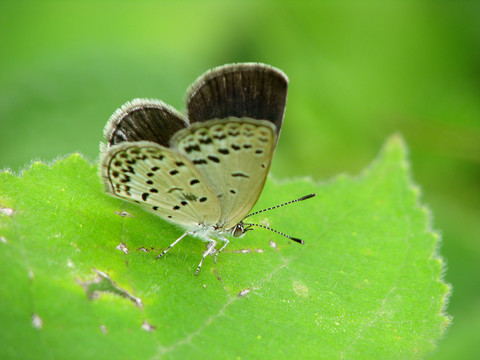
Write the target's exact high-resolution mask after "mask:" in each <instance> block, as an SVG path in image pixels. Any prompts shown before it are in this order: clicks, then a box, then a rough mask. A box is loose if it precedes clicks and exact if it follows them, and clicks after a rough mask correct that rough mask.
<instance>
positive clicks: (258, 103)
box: [186, 63, 288, 139]
mask: <svg viewBox="0 0 480 360" xmlns="http://www.w3.org/2000/svg"><path fill="white" fill-rule="evenodd" d="M287 87H288V78H287V76H286V75H285V74H284V73H283V72H282V71H281V70H279V69H276V68H274V67H272V66H269V65H265V64H258V63H242V64H230V65H224V66H220V67H218V68H215V69H212V70H210V71H207V72H206V73H205V74H203V75H202V76H200V77H199V78H198V79H197V80H196V81H195V82H194V83H193V84H192V85H191V86H190V88H189V89H188V91H187V99H186V101H187V114H188V119H189V121H190V123H194V122H201V121H206V120H211V119H224V118H229V117H238V118H242V117H246V118H251V119H259V120H268V121H270V122H272V123H273V124H274V125H275V127H276V134H277V139H278V136H279V134H280V130H281V127H282V122H283V115H284V112H285V103H286V100H287Z"/></svg>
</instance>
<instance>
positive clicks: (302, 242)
mask: <svg viewBox="0 0 480 360" xmlns="http://www.w3.org/2000/svg"><path fill="white" fill-rule="evenodd" d="M243 224H244V225H247V226H248V227H251V226H257V227H261V228H264V229H267V230H270V231H273V232H274V233H277V234H279V235H283V236H285V237H286V238H288V239H290V240H293V241H295V242H297V243H299V244H305V242H304V241H303V240H302V239H299V238H296V237H293V236H290V235H287V234H284V233H282V232H280V231H278V230H275V229H272V228H271V227H268V226H266V225H261V224H252V223H243ZM246 230H248V228H247V229H246ZM250 230H253V229H250Z"/></svg>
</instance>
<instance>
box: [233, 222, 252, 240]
mask: <svg viewBox="0 0 480 360" xmlns="http://www.w3.org/2000/svg"><path fill="white" fill-rule="evenodd" d="M247 230H248V229H245V227H244V226H243V223H241V222H240V223H238V224H237V225H235V227H234V228H233V230H232V235H233V236H235V237H242V236H243V235H245V233H246V232H247Z"/></svg>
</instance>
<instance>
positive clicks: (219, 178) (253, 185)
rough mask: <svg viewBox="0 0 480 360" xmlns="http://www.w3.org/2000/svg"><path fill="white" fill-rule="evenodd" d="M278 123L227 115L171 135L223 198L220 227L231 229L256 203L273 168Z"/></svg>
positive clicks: (211, 186) (179, 150)
mask: <svg viewBox="0 0 480 360" xmlns="http://www.w3.org/2000/svg"><path fill="white" fill-rule="evenodd" d="M275 140H276V136H275V126H274V125H272V124H271V123H270V122H268V121H263V120H253V119H245V118H241V119H238V118H228V119H222V120H218V119H216V120H210V121H206V122H204V123H195V124H193V125H192V126H191V127H190V128H188V129H185V130H181V131H179V132H178V133H177V134H176V135H175V136H174V137H173V138H172V148H176V149H177V150H178V152H179V153H181V154H182V155H184V156H185V157H186V158H188V159H189V160H190V161H191V162H192V164H193V166H195V167H196V168H197V169H198V172H199V173H200V174H202V175H203V177H204V178H205V180H206V181H207V183H208V184H209V186H210V188H212V189H213V191H214V193H215V195H216V197H217V198H218V200H219V201H220V206H221V209H222V215H221V218H220V223H219V224H220V226H221V227H222V228H223V229H230V228H231V227H233V226H234V225H236V224H237V223H238V222H240V221H241V220H242V219H243V218H244V217H245V216H246V215H247V214H248V212H249V211H250V210H251V209H252V207H253V206H254V205H255V203H256V202H257V200H258V198H259V197H260V194H261V192H262V189H263V186H264V184H265V180H266V177H267V175H268V170H269V168H270V164H271V160H272V156H273V151H274V144H275Z"/></svg>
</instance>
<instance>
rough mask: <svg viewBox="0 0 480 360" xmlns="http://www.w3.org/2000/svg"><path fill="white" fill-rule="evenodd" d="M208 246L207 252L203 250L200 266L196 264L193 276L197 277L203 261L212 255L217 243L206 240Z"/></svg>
mask: <svg viewBox="0 0 480 360" xmlns="http://www.w3.org/2000/svg"><path fill="white" fill-rule="evenodd" d="M207 241H208V244H207V250H205V251H204V252H203V257H202V260H200V264H198V266H197V271H195V275H198V273H199V271H200V268H201V267H202V264H203V260H205V258H206V257H207V256H208V255H210V254H212V253H214V252H215V246H216V245H217V242H216V241H215V240H213V239H210V238H208V240H207Z"/></svg>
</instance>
